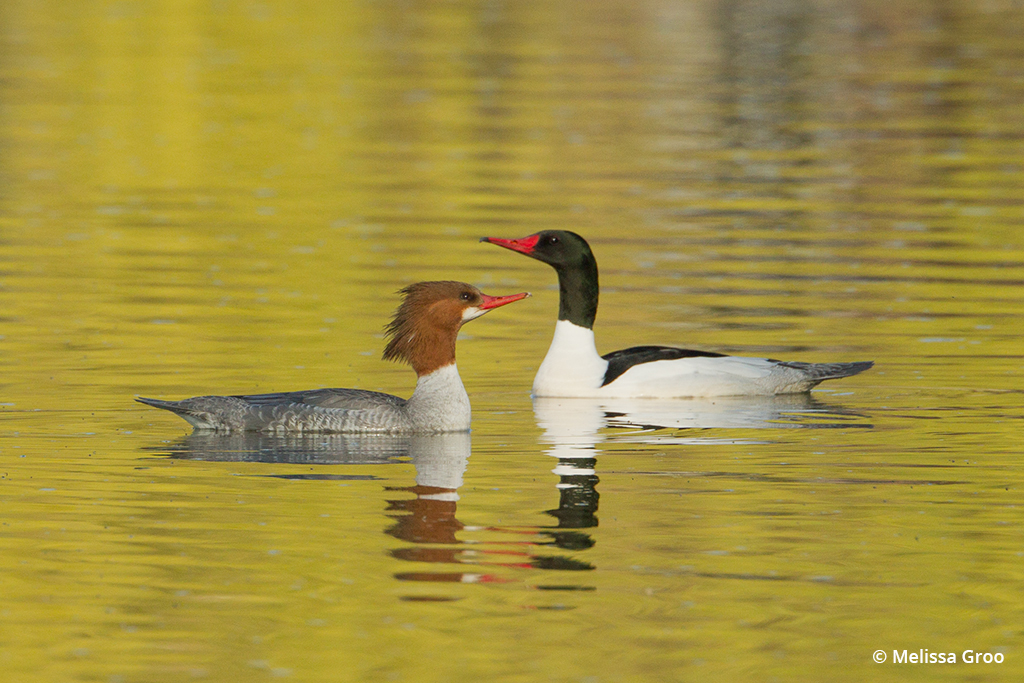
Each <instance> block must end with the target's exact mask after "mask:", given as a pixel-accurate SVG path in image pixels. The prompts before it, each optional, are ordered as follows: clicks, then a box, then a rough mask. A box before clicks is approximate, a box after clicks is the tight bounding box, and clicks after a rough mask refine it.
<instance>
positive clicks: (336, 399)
mask: <svg viewBox="0 0 1024 683" xmlns="http://www.w3.org/2000/svg"><path fill="white" fill-rule="evenodd" d="M231 398H237V399H239V400H242V401H245V402H246V403H248V404H249V405H252V406H283V405H308V406H316V407H318V408H337V409H340V410H363V409H367V408H380V407H382V406H392V407H396V408H397V407H401V406H404V405H405V404H406V400H405V399H404V398H401V397H398V396H392V395H391V394H384V393H381V392H379V391H366V390H365V389H309V390H306V391H281V392H278V393H274V394H249V395H245V396H232V397H231Z"/></svg>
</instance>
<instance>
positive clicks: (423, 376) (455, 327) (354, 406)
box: [136, 280, 530, 434]
mask: <svg viewBox="0 0 1024 683" xmlns="http://www.w3.org/2000/svg"><path fill="white" fill-rule="evenodd" d="M400 294H402V295H403V299H402V301H401V304H400V305H399V306H398V309H397V310H396V311H395V314H394V317H393V318H392V320H391V322H390V323H389V324H388V325H387V326H386V328H385V338H386V340H387V344H386V345H385V348H384V353H383V359H384V360H394V361H399V362H404V363H408V364H409V365H411V366H412V369H413V370H414V371H415V372H416V377H417V379H416V388H415V390H414V391H413V393H412V396H411V397H410V398H408V399H404V398H401V397H399V396H392V395H391V394H385V393H381V392H377V391H366V390H363V389H309V390H306V391H287V392H280V393H271V394H250V395H244V396H196V397H194V398H186V399H183V400H180V401H164V400H159V399H154V398H143V397H137V398H136V400H137V401H139V402H140V403H144V404H146V405H148V406H153V407H154V408H162V409H164V410H169V411H171V412H172V413H175V414H176V415H178V416H179V417H181V418H183V419H184V420H185V421H186V422H188V423H189V424H191V425H192V427H193V428H194V430H195V431H199V432H208V431H216V432H264V433H275V434H302V433H348V434H374V433H377V434H439V433H447V432H467V431H469V428H470V404H469V396H468V395H467V393H466V388H465V387H464V386H463V384H462V378H461V377H460V376H459V371H458V368H457V367H456V365H455V340H456V337H457V336H458V333H459V329H460V328H461V327H462V325H463V324H464V323H466V322H469V321H470V320H474V319H476V318H479V317H480V316H482V315H484V314H485V313H487V312H488V311H492V310H494V309H495V308H499V307H501V306H505V305H507V304H510V303H513V302H515V301H520V300H521V299H525V298H527V297H529V296H530V293H529V292H520V293H519V294H511V295H508V296H489V295H487V294H484V293H483V292H481V291H480V290H479V289H477V288H476V287H474V286H473V285H470V284H467V283H465V282H455V281H450V280H444V281H434V282H418V283H415V284H412V285H409V286H408V287H405V288H404V289H402V290H401V291H400Z"/></svg>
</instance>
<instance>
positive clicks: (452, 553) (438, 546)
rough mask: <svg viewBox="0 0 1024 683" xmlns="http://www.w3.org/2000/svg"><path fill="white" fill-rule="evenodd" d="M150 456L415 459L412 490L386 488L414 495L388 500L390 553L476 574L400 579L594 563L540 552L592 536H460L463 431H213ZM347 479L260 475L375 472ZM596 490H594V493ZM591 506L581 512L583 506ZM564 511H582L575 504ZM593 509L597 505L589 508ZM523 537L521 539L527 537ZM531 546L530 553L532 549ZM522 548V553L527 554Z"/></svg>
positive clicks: (581, 519) (581, 518)
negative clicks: (469, 539)
mask: <svg viewBox="0 0 1024 683" xmlns="http://www.w3.org/2000/svg"><path fill="white" fill-rule="evenodd" d="M150 450H151V451H154V452H158V453H160V454H162V455H169V456H170V457H173V458H180V459H190V460H204V461H218V462H254V463H257V462H258V463H273V464H299V465H387V464H394V463H403V462H410V461H411V462H412V463H413V465H414V466H415V468H416V479H415V483H414V484H413V485H411V486H387V487H385V491H387V492H389V493H404V494H412V497H398V496H395V495H389V496H388V501H387V512H388V516H389V517H390V518H391V519H393V520H394V524H393V525H391V526H390V527H389V528H387V529H386V530H385V533H386V534H388V535H390V536H392V537H394V538H397V539H400V540H402V541H405V542H407V543H408V544H409V545H407V546H404V547H401V548H396V549H393V550H391V551H390V554H391V555H392V556H393V557H394V558H395V559H397V560H400V561H404V562H419V563H431V564H445V565H453V566H454V567H461V568H466V565H471V566H472V569H473V571H468V570H467V569H468V568H467V569H458V570H454V571H409V572H396V573H395V574H394V576H395V578H397V579H398V580H400V581H417V582H433V583H438V582H440V583H445V582H450V583H508V582H513V581H516V579H515V578H512V577H510V576H509V573H508V572H502V573H499V572H501V570H502V569H504V568H508V569H549V570H578V569H592V567H591V565H589V564H587V563H585V562H580V561H578V560H575V559H573V558H571V557H564V556H559V555H551V554H548V553H547V552H544V551H542V550H541V548H547V547H549V546H554V547H557V548H561V549H565V550H570V551H575V550H579V549H582V548H586V547H589V546H590V545H592V544H593V543H592V541H590V539H589V537H586V536H583V535H581V534H577V533H574V532H549V531H547V530H538V529H536V528H533V529H528V530H523V529H508V528H501V527H477V528H474V529H472V531H479V532H484V533H488V534H491V533H493V534H496V535H498V536H499V538H500V536H502V535H506V536H507V535H511V536H514V537H515V538H514V540H510V541H502V540H494V541H490V540H489V541H486V542H478V543H466V542H464V541H463V540H461V539H460V538H459V532H461V531H463V530H464V529H465V526H464V525H463V524H462V523H461V522H460V521H459V520H458V518H457V517H456V513H457V506H458V501H459V493H458V491H459V488H460V487H461V486H462V482H463V476H464V474H465V472H466V469H467V467H468V464H469V456H470V453H471V440H470V435H469V434H468V433H456V434H438V435H430V436H390V435H373V436H364V435H358V436H356V435H343V434H316V435H301V436H298V435H296V436H291V435H283V436H277V435H269V434H261V433H240V434H235V433H232V434H218V433H204V432H195V433H193V434H190V435H189V436H187V437H184V438H182V439H181V440H179V441H177V442H175V443H172V444H169V445H162V446H160V447H156V448H152V449H150ZM374 471H375V472H378V474H377V475H373V474H346V473H344V472H337V471H324V470H318V471H316V472H314V473H282V474H271V475H266V474H261V475H259V476H272V477H279V478H284V479H291V480H367V479H369V480H374V479H382V478H385V477H383V476H381V475H380V474H379V472H380V471H379V470H374ZM592 490H593V488H592V486H591V491H592ZM570 499H573V496H569V498H566V497H565V496H563V504H562V505H560V508H559V510H558V511H552V514H555V516H557V517H559V519H560V520H561V519H562V518H563V516H564V518H565V520H566V522H565V523H564V524H562V525H561V526H565V527H566V528H567V529H569V528H578V527H583V526H591V525H592V524H591V522H589V521H587V520H588V515H589V517H592V512H590V513H588V512H583V513H582V515H581V514H580V513H579V512H569V513H564V514H563V510H567V509H568V508H567V503H566V502H565V501H567V500H570ZM588 506H589V504H585V505H583V506H582V507H583V508H584V509H585V508H587V507H588ZM569 507H573V508H579V507H580V506H579V505H575V504H574V505H572V506H569ZM593 507H594V508H595V509H596V503H594V504H593ZM524 537H525V539H524ZM530 546H532V548H531V547H530ZM524 548H525V549H524ZM538 588H540V589H549V590H550V589H556V588H562V589H567V590H568V589H573V590H576V589H581V588H583V589H585V588H586V587H580V586H564V587H563V586H538ZM403 599H406V600H430V601H437V600H451V599H456V598H453V597H450V596H443V595H426V596H424V595H410V596H405V597H404V598H403Z"/></svg>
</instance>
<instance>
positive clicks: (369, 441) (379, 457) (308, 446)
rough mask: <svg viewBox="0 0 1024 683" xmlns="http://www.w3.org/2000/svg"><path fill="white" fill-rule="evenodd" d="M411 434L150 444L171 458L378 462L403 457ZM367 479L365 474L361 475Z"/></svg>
mask: <svg viewBox="0 0 1024 683" xmlns="http://www.w3.org/2000/svg"><path fill="white" fill-rule="evenodd" d="M410 438H411V437H408V436H398V435H372V436H364V435H358V436H354V435H348V434H309V435H281V436H278V435H274V434H263V433H260V432H240V433H235V432H233V433H219V432H193V433H192V434H189V435H188V436H186V437H184V438H182V439H180V440H179V441H176V442H174V443H171V444H168V445H165V446H159V447H155V448H151V449H149V450H151V451H156V452H160V453H163V454H166V455H169V456H171V457H172V458H181V459H186V460H206V461H213V462H262V463H280V464H289V465H376V464H387V463H396V462H401V461H403V460H404V459H406V458H407V456H408V455H409V451H410V443H409V441H410ZM281 476H284V477H287V478H296V479H302V478H307V479H308V478H339V477H341V476H343V475H336V476H333V477H332V476H321V477H317V476H316V475H310V476H303V475H296V476H294V477H293V476H292V475H281ZM360 478H361V479H365V478H366V477H360Z"/></svg>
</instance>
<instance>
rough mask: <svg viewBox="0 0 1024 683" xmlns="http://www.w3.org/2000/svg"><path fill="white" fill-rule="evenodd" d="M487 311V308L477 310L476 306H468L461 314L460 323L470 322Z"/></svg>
mask: <svg viewBox="0 0 1024 683" xmlns="http://www.w3.org/2000/svg"><path fill="white" fill-rule="evenodd" d="M488 310H490V309H487V308H477V307H476V306H470V307H469V308H467V309H466V310H464V311H463V312H462V322H466V321H467V320H472V319H473V318H479V317H480V316H482V315H483V314H484V313H486V312H487V311H488Z"/></svg>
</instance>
